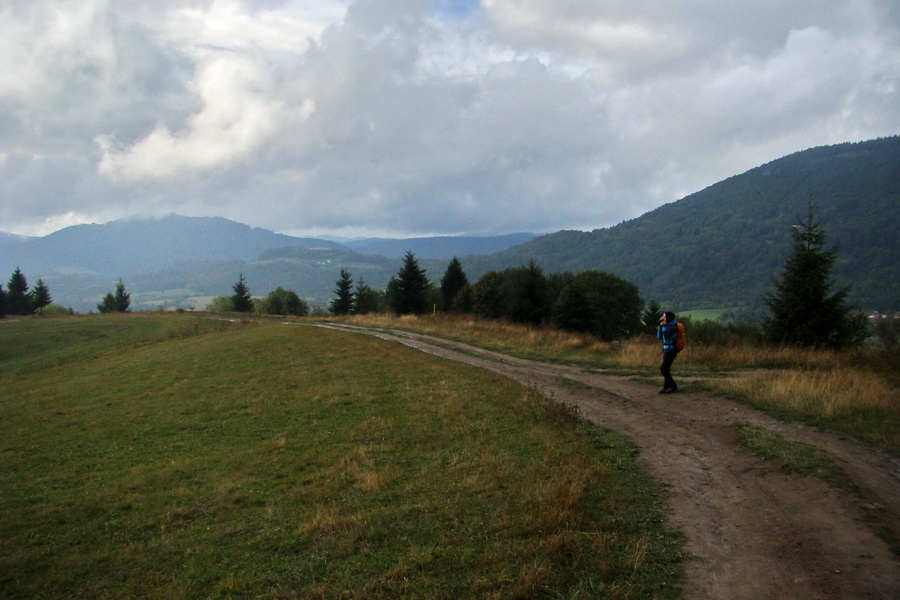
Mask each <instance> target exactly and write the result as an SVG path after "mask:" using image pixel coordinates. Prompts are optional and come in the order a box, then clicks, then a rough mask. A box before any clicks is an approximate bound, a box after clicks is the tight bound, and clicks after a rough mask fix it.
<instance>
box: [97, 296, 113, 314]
mask: <svg viewBox="0 0 900 600" xmlns="http://www.w3.org/2000/svg"><path fill="white" fill-rule="evenodd" d="M97 310H99V311H100V312H101V313H104V314H105V313H114V312H116V297H115V296H113V293H112V292H107V293H106V295H105V296H103V299H102V300H101V301H100V304H98V305H97Z"/></svg>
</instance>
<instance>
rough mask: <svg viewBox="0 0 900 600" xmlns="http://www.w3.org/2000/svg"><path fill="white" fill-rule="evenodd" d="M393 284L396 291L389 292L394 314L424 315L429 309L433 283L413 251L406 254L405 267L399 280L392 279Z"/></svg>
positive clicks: (399, 275) (401, 270) (398, 274)
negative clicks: (429, 289) (429, 294)
mask: <svg viewBox="0 0 900 600" xmlns="http://www.w3.org/2000/svg"><path fill="white" fill-rule="evenodd" d="M391 283H393V284H394V289H392V290H389V291H390V292H391V294H390V295H391V301H392V305H393V309H394V312H396V313H397V314H398V315H406V314H422V313H424V312H425V311H426V310H427V309H428V288H429V286H430V285H431V282H429V281H428V277H426V276H425V270H423V269H422V268H421V267H420V266H419V262H418V261H417V260H416V257H415V255H414V254H413V253H412V250H409V251H407V252H406V256H405V257H404V258H403V266H402V267H401V268H400V272H399V273H397V278H396V279H393V278H392V279H391ZM389 288H390V284H389Z"/></svg>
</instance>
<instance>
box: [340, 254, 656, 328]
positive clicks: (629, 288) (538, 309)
mask: <svg viewBox="0 0 900 600" xmlns="http://www.w3.org/2000/svg"><path fill="white" fill-rule="evenodd" d="M336 286H337V287H336V288H335V290H334V293H335V298H334V300H332V302H331V303H330V305H329V311H330V312H331V313H332V314H335V315H346V314H365V313H368V312H378V311H384V312H393V313H395V314H397V315H406V314H415V315H421V314H425V313H429V312H438V311H441V312H452V313H471V314H474V315H477V316H480V317H485V318H488V319H503V320H506V321H510V322H513V323H523V324H528V325H552V326H555V327H559V328H561V329H565V330H569V331H575V332H584V333H590V334H593V335H596V336H597V337H599V338H602V339H606V340H618V339H624V338H627V337H629V336H631V335H634V334H636V333H638V332H639V331H641V329H642V328H643V327H644V324H643V316H644V315H643V312H644V303H643V301H642V300H641V297H640V291H639V290H638V287H637V286H636V285H634V284H633V283H631V282H629V281H626V280H624V279H622V278H621V277H617V276H616V275H613V274H611V273H604V272H601V271H593V270H588V271H582V272H580V273H551V274H545V273H544V271H543V269H542V268H541V267H539V266H538V265H537V264H535V262H534V261H531V262H530V263H529V264H528V265H523V266H520V267H512V268H507V269H505V270H502V271H491V272H489V273H486V274H485V275H483V276H482V277H481V278H480V279H478V281H475V282H470V281H469V279H468V276H467V275H466V273H465V271H464V270H463V267H462V264H461V263H460V261H459V259H458V258H456V257H454V258H453V260H451V261H450V263H449V265H448V266H447V269H446V271H445V272H444V274H443V276H442V277H441V280H440V284H439V285H437V284H435V283H434V282H432V281H431V280H430V279H429V278H428V276H427V273H426V271H425V270H424V269H422V268H421V266H420V265H419V263H418V261H417V260H416V257H415V255H414V254H413V253H412V252H411V251H410V252H407V253H406V256H405V257H404V259H403V264H402V266H401V268H400V270H399V272H398V273H397V274H396V275H395V276H393V277H391V279H390V281H389V282H388V285H387V288H386V289H385V290H384V291H383V292H379V291H377V290H373V289H372V288H370V287H369V286H367V285H366V284H365V283H364V282H363V281H362V280H361V281H360V283H359V284H358V285H357V286H356V288H355V289H354V286H353V279H352V274H351V273H350V272H349V271H347V270H346V269H341V277H340V279H338V281H337V282H336Z"/></svg>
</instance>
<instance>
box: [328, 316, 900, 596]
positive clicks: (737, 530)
mask: <svg viewBox="0 0 900 600" xmlns="http://www.w3.org/2000/svg"><path fill="white" fill-rule="evenodd" d="M322 326H324V327H329V328H332V329H340V330H344V331H350V332H354V333H358V334H365V335H373V336H376V337H379V338H381V339H384V340H387V341H392V342H399V343H402V344H405V345H407V346H409V347H411V348H415V349H417V350H421V351H423V352H427V353H429V354H433V355H435V356H439V357H442V358H446V359H449V360H455V361H459V362H464V363H467V364H470V365H474V366H478V367H481V368H484V369H487V370H490V371H494V372H496V373H499V374H501V375H503V376H506V377H509V378H511V379H513V380H515V381H519V382H521V383H523V384H527V385H532V386H535V387H536V388H537V389H538V390H540V391H541V392H543V393H545V394H547V395H550V396H552V397H553V398H554V399H556V400H558V401H561V402H565V403H567V404H572V405H575V406H577V407H578V408H579V410H580V412H581V414H582V415H583V416H584V417H585V418H586V419H588V420H590V421H591V422H593V423H596V424H597V425H601V426H603V427H606V428H608V429H613V430H616V431H619V432H621V433H624V434H625V435H627V436H629V437H630V438H631V439H632V441H633V442H634V443H636V444H637V445H638V446H639V447H640V448H641V454H640V457H639V459H638V460H639V462H640V463H641V465H642V467H643V468H644V469H645V470H646V471H647V472H648V473H650V474H651V475H652V476H653V477H655V478H656V479H658V480H659V481H661V482H663V483H664V484H666V485H667V486H669V488H670V492H671V493H670V498H669V501H668V513H669V515H670V521H671V524H672V525H673V526H675V527H677V528H678V529H680V530H681V531H683V532H684V533H685V535H686V536H687V538H688V550H689V551H690V552H691V553H692V554H693V555H694V556H695V557H696V559H695V560H691V561H689V563H688V565H687V574H688V577H687V581H686V583H685V585H684V586H683V588H682V589H683V592H684V596H685V597H686V598H688V599H689V600H694V599H701V598H702V599H707V598H709V599H721V600H742V599H747V600H777V599H804V600H806V599H810V600H815V599H820V598H821V599H825V598H829V599H832V598H842V599H847V600H860V599H864V598H879V599H885V600H897V599H900V561H898V558H897V557H896V556H894V555H893V554H892V553H891V552H890V550H889V549H888V546H887V544H886V543H885V542H884V541H882V539H881V538H879V537H878V536H877V535H876V534H875V533H874V529H875V528H876V527H879V526H880V527H884V528H887V529H890V530H891V531H892V532H893V534H894V535H895V536H897V537H900V461H898V460H897V459H895V458H893V457H891V456H889V455H888V454H886V453H884V452H881V451H878V450H873V449H872V448H868V447H865V446H862V445H860V444H858V443H855V442H854V441H852V440H849V439H846V438H843V437H840V436H838V435H834V434H830V433H822V432H819V431H816V430H813V429H811V428H808V427H804V426H802V425H793V424H786V423H782V422H780V421H777V420H775V419H773V418H771V417H769V416H767V415H765V414H763V413H760V412H758V411H755V410H753V409H751V408H748V407H747V406H744V405H742V404H738V403H734V402H730V401H728V400H725V399H723V398H720V397H716V396H713V395H711V394H708V393H703V392H701V393H679V394H672V395H666V396H659V395H657V393H656V392H657V388H655V387H652V386H648V385H644V384H640V383H635V382H633V381H629V380H628V379H626V378H623V377H615V376H611V375H607V374H603V373H602V372H597V371H588V370H584V369H581V368H578V367H573V366H565V365H558V364H552V363H544V362H537V361H530V360H524V359H519V358H514V357H510V356H506V355H502V354H498V353H496V352H490V351H486V350H483V349H480V348H476V347H473V346H469V345H466V344H461V343H457V342H452V341H447V340H441V339H438V338H433V337H430V336H425V335H420V334H413V333H407V332H400V331H393V330H391V331H386V330H373V329H367V328H359V327H352V326H346V325H334V324H327V325H322ZM573 381H575V382H578V384H579V385H573V384H572V382H573ZM741 422H744V423H752V424H754V425H758V426H762V427H766V428H768V429H771V430H774V431H777V432H778V433H780V434H781V435H783V436H785V437H787V438H789V439H793V440H798V441H802V442H805V443H808V444H812V445H814V446H816V447H819V448H821V449H823V450H825V451H827V452H828V453H829V454H831V455H832V456H833V457H834V458H835V459H836V461H837V462H838V464H839V465H840V466H841V467H842V468H843V469H844V470H845V471H846V473H847V474H848V475H849V476H850V477H851V478H852V480H853V482H854V483H855V484H856V486H858V488H859V491H858V492H857V493H853V494H851V493H848V492H844V491H839V490H836V489H834V488H831V487H829V486H828V485H827V484H825V483H824V482H822V481H820V480H819V479H817V478H814V477H800V476H795V475H786V474H784V473H782V472H781V471H780V470H778V469H776V468H773V467H771V466H769V465H768V464H767V463H766V462H765V461H762V460H760V459H759V458H756V457H755V456H752V455H750V454H748V453H747V452H745V451H743V450H741V449H740V448H739V446H738V445H737V434H736V431H735V428H734V424H735V423H741Z"/></svg>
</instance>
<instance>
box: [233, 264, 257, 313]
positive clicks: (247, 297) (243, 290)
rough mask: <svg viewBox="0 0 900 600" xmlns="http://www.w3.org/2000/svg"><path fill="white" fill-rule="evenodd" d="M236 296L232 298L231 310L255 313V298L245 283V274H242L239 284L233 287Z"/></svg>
mask: <svg viewBox="0 0 900 600" xmlns="http://www.w3.org/2000/svg"><path fill="white" fill-rule="evenodd" d="M232 289H233V290H234V295H232V296H231V308H232V310H234V312H253V297H252V296H251V294H250V288H248V287H247V284H246V283H245V282H244V274H243V273H241V274H240V277H238V281H237V283H235V284H234V286H232Z"/></svg>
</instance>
